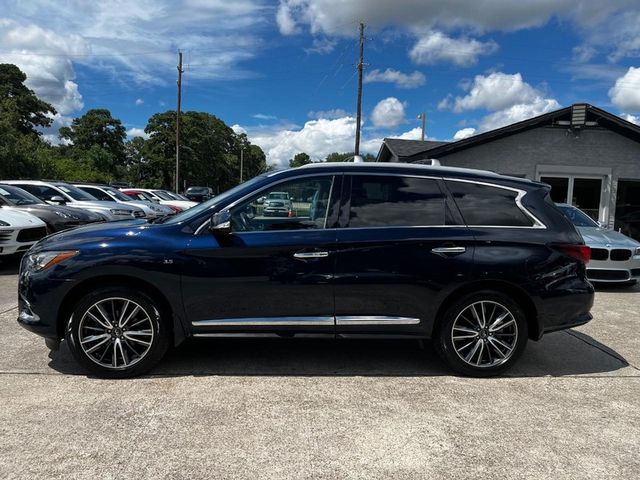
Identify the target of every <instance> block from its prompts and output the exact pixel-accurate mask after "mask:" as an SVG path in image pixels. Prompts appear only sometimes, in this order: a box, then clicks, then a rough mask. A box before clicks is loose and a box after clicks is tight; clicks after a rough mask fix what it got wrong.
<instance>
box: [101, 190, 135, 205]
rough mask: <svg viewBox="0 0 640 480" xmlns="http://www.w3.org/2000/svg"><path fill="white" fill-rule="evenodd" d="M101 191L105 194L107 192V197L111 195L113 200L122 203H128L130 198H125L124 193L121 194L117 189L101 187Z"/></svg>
mask: <svg viewBox="0 0 640 480" xmlns="http://www.w3.org/2000/svg"><path fill="white" fill-rule="evenodd" d="M102 189H103V190H104V191H105V192H107V193H108V194H109V195H111V196H112V197H113V198H116V199H118V200H120V201H123V202H130V201H131V198H130V197H127V196H126V195H125V194H124V193H122V192H121V191H120V190H118V189H117V188H111V187H102Z"/></svg>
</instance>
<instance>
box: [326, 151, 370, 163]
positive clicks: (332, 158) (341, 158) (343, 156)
mask: <svg viewBox="0 0 640 480" xmlns="http://www.w3.org/2000/svg"><path fill="white" fill-rule="evenodd" d="M354 155H355V153H354V152H345V153H338V152H333V153H330V154H329V155H327V158H325V160H324V161H325V162H349V161H351V160H353V156H354ZM362 159H363V160H364V161H365V162H375V161H376V157H375V156H374V155H371V154H370V153H366V154H364V155H362Z"/></svg>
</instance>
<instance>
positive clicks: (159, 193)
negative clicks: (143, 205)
mask: <svg viewBox="0 0 640 480" xmlns="http://www.w3.org/2000/svg"><path fill="white" fill-rule="evenodd" d="M153 193H154V195H157V196H158V197H160V198H161V199H162V200H175V198H171V195H167V192H164V191H162V190H153Z"/></svg>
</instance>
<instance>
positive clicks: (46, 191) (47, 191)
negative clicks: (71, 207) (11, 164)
mask: <svg viewBox="0 0 640 480" xmlns="http://www.w3.org/2000/svg"><path fill="white" fill-rule="evenodd" d="M18 186H19V187H20V188H22V189H23V190H26V191H27V192H29V193H30V194H31V195H35V196H36V197H38V198H39V199H41V200H51V199H52V198H53V197H63V198H64V196H63V195H62V194H61V193H60V192H59V191H57V190H56V189H54V188H51V187H48V186H46V185H30V184H24V185H22V184H19V185H18ZM66 200H68V198H67V199H66Z"/></svg>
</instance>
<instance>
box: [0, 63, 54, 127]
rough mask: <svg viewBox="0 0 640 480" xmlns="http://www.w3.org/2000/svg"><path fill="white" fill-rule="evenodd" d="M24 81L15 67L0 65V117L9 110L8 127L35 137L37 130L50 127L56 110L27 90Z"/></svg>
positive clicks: (23, 77)
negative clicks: (0, 102)
mask: <svg viewBox="0 0 640 480" xmlns="http://www.w3.org/2000/svg"><path fill="white" fill-rule="evenodd" d="M26 79H27V76H26V75H25V74H24V72H22V70H20V69H19V68H18V67H16V66H15V65H12V64H10V63H2V64H0V101H2V104H1V106H0V116H2V117H5V115H6V111H7V110H11V111H12V115H11V117H10V125H8V126H10V127H12V128H14V129H15V130H17V131H18V132H19V133H21V134H33V135H36V136H37V135H39V132H38V130H37V129H38V128H42V127H49V126H51V123H52V122H53V119H52V116H53V115H55V113H56V110H55V108H53V107H52V106H51V105H50V104H48V103H47V102H45V101H44V100H40V99H39V98H38V97H37V96H36V94H35V93H34V92H33V90H30V89H29V88H27V86H26V85H25V84H24V82H25V80H26ZM5 125H6V124H5ZM5 125H3V126H5Z"/></svg>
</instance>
